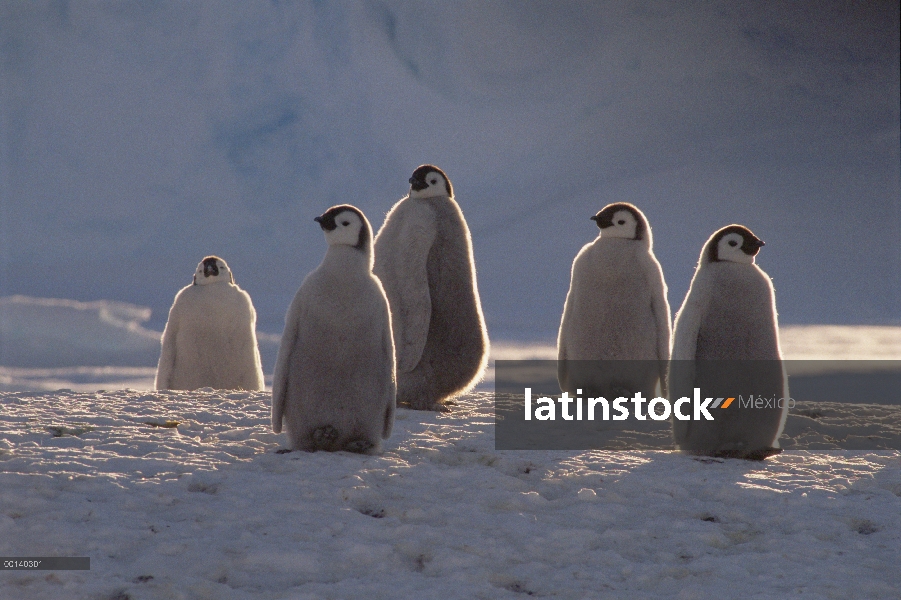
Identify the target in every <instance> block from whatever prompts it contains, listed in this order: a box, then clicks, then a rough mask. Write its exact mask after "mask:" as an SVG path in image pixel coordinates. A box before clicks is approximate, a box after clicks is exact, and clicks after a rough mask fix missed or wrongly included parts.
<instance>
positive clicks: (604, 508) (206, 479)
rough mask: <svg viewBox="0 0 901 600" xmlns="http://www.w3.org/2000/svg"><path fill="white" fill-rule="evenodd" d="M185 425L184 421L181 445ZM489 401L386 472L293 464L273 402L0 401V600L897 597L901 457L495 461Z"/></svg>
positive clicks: (326, 458)
mask: <svg viewBox="0 0 901 600" xmlns="http://www.w3.org/2000/svg"><path fill="white" fill-rule="evenodd" d="M176 423H177V424H176ZM493 431H494V419H493V409H492V398H491V395H490V394H488V393H474V394H470V395H467V396H464V397H462V398H460V399H459V400H458V403H457V405H456V406H455V407H454V408H453V410H452V411H451V412H450V413H447V414H436V413H431V412H415V411H409V410H403V409H401V410H399V411H398V416H397V423H396V426H395V430H394V435H393V437H392V438H391V439H390V440H388V442H387V444H386V449H385V452H384V454H382V455H381V456H360V455H352V454H347V453H335V454H329V453H315V454H308V453H298V452H291V453H283V454H279V453H277V451H278V450H279V449H282V448H284V443H285V440H284V438H283V437H282V436H280V435H275V434H273V433H271V431H270V428H269V396H268V395H267V394H265V393H250V392H229V391H212V390H200V391H196V392H153V393H148V392H139V391H134V390H123V391H115V392H97V393H78V392H72V391H67V390H61V391H58V392H55V393H35V392H22V393H6V394H0V555H2V556H89V557H90V558H91V570H90V571H40V572H37V571H32V572H26V571H3V572H0V597H3V598H54V599H55V598H64V597H85V598H99V599H102V600H107V599H113V598H118V599H122V598H131V599H140V598H186V599H188V598H190V599H194V598H216V599H229V598H310V599H313V598H404V597H405V598H440V599H442V600H445V599H447V598H485V599H495V598H523V597H527V596H533V597H553V598H599V597H604V598H673V597H675V598H682V599H688V598H725V597H736V596H742V597H746V598H791V597H805V598H848V597H852V596H853V597H855V598H897V597H898V593H899V589H901V572H899V569H898V558H899V556H901V453H899V452H895V451H884V452H863V451H836V452H808V451H787V452H785V453H783V454H781V455H779V456H776V457H773V458H771V459H768V460H767V461H765V462H762V463H761V462H746V461H740V460H719V459H696V458H692V457H688V456H684V455H679V454H675V453H669V452H599V451H594V452H553V451H522V452H513V451H507V452H501V451H495V450H494V437H493Z"/></svg>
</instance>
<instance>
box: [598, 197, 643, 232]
mask: <svg viewBox="0 0 901 600" xmlns="http://www.w3.org/2000/svg"><path fill="white" fill-rule="evenodd" d="M591 220H592V221H594V222H595V223H597V224H598V228H600V230H601V237H617V238H624V239H627V240H644V239H648V221H647V219H646V218H645V216H644V214H643V213H642V212H641V211H640V210H638V207H636V206H635V205H633V204H629V203H628V202H615V203H613V204H608V205H607V206H605V207H604V208H602V209H601V212H599V213H598V214H596V215H595V216H593V217H591Z"/></svg>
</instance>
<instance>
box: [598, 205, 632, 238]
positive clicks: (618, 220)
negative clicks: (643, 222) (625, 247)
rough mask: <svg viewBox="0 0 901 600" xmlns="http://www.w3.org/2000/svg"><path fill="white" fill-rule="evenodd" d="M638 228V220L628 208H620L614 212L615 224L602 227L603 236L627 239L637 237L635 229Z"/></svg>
mask: <svg viewBox="0 0 901 600" xmlns="http://www.w3.org/2000/svg"><path fill="white" fill-rule="evenodd" d="M637 228H638V221H637V220H636V219H635V215H633V214H632V213H631V212H629V211H628V210H618V211H616V212H615V213H613V226H612V227H605V228H604V229H601V237H615V238H625V239H627V240H634V239H635V230H636V229H637Z"/></svg>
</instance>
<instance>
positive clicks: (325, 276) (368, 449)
mask: <svg viewBox="0 0 901 600" xmlns="http://www.w3.org/2000/svg"><path fill="white" fill-rule="evenodd" d="M316 221H317V222H318V223H319V224H320V226H321V227H322V229H323V231H324V233H325V236H326V241H327V242H328V244H329V245H328V249H327V250H326V253H325V257H324V258H323V260H322V263H321V264H320V265H319V266H318V267H317V268H316V269H315V270H313V271H312V272H311V273H310V274H309V275H307V277H306V278H305V279H304V280H303V283H302V284H301V286H300V289H299V290H298V291H297V294H296V295H295V296H294V300H293V301H292V302H291V306H290V307H289V308H288V312H287V315H286V316H285V331H284V333H283V335H282V341H281V345H280V347H279V352H278V358H277V360H276V366H275V373H274V377H273V383H272V430H273V431H274V432H276V433H280V432H281V431H282V425H283V424H284V428H285V432H286V433H287V436H288V439H289V442H290V446H291V448H292V449H294V450H306V451H316V450H327V451H336V450H346V451H350V452H361V453H367V454H374V453H377V452H379V451H380V450H381V441H382V440H383V439H388V438H389V437H390V436H391V431H392V428H393V425H394V413H395V393H396V385H395V363H394V341H393V338H392V333H391V314H390V311H389V309H388V300H387V298H386V297H385V292H384V290H383V289H382V286H381V284H380V283H379V280H378V279H377V278H376V277H375V276H373V274H372V229H371V228H370V226H369V222H368V221H367V220H366V217H365V216H364V215H363V213H362V212H361V211H360V210H359V209H357V208H355V207H353V206H350V205H340V206H335V207H332V208H330V209H329V210H328V211H326V212H325V213H324V214H323V215H321V216H319V217H317V218H316Z"/></svg>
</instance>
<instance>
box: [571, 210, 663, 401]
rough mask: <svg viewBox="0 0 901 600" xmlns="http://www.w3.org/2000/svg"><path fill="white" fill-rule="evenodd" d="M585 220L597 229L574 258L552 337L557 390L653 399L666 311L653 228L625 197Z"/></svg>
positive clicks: (660, 375) (660, 378) (660, 373)
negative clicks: (558, 323)
mask: <svg viewBox="0 0 901 600" xmlns="http://www.w3.org/2000/svg"><path fill="white" fill-rule="evenodd" d="M591 219H592V220H594V221H595V222H596V223H597V226H598V228H599V229H600V233H599V234H598V237H597V239H595V240H594V241H593V242H591V243H589V244H586V245H585V246H583V247H582V249H581V250H580V251H579V253H578V254H577V255H576V258H575V260H573V266H572V280H571V283H570V286H569V293H568V294H567V295H566V303H565V304H564V306H563V317H562V319H561V321H560V333H559V335H558V337H557V358H558V373H557V375H558V377H557V378H558V382H559V384H560V389H561V390H563V391H566V392H570V393H573V394H592V395H595V396H603V397H606V398H610V399H612V398H614V397H618V396H632V395H633V394H634V393H635V392H641V393H642V394H644V396H645V397H646V398H648V399H650V398H653V397H655V396H656V395H657V394H656V393H655V390H656V386H657V383H658V381H659V382H660V383H661V386H664V385H665V374H666V364H667V361H668V360H669V349H670V309H669V303H668V302H667V300H666V283H665V282H664V279H663V270H662V269H661V268H660V263H659V262H657V258H656V257H655V256H654V252H653V250H652V245H653V243H652V237H651V227H650V225H648V220H647V218H646V217H645V216H644V213H642V212H641V211H640V210H639V209H638V208H637V207H636V206H634V205H632V204H629V203H627V202H616V203H614V204H610V205H608V206H605V207H604V208H603V209H602V210H601V211H600V212H598V213H597V214H596V215H595V216H593V217H591ZM599 361H605V362H599ZM607 361H622V362H616V363H613V362H607ZM664 389H665V388H664Z"/></svg>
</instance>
